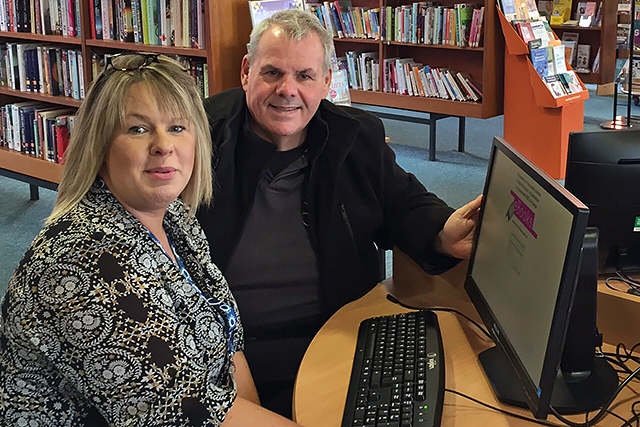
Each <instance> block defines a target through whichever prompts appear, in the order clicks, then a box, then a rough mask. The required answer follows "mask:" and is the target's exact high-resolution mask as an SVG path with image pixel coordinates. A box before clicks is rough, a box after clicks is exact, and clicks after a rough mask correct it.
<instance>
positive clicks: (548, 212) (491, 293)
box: [465, 138, 618, 419]
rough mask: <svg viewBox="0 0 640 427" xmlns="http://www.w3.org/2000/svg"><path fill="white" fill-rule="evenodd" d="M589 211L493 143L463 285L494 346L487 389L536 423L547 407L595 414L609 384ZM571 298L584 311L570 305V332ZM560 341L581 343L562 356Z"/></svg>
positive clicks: (486, 355) (488, 354)
mask: <svg viewBox="0 0 640 427" xmlns="http://www.w3.org/2000/svg"><path fill="white" fill-rule="evenodd" d="M588 215H589V210H588V208H587V207H586V206H585V205H584V204H583V203H582V202H580V200H578V199H577V198H576V197H574V196H573V195H572V194H571V193H569V192H568V191H567V190H566V189H564V188H562V187H561V186H560V185H559V184H558V183H557V182H556V181H554V180H553V179H552V178H551V177H549V176H548V175H547V174H546V173H544V172H543V171H542V170H541V169H540V168H538V167H537V166H535V165H533V164H532V163H531V162H530V161H529V160H528V159H526V158H525V157H524V156H522V155H521V154H520V153H518V152H517V151H516V150H515V149H513V148H512V147H511V146H509V145H508V144H507V143H506V142H504V141H503V140H501V139H499V138H495V139H494V143H493V147H492V150H491V157H490V160H489V169H488V171H487V179H486V182H485V188H484V192H483V201H482V207H481V210H480V218H479V224H478V227H477V230H476V242H475V246H474V250H473V252H472V255H471V259H470V262H469V269H468V272H467V279H466V281H465V289H466V291H467V293H468V294H469V297H470V298H471V300H472V302H473V303H474V305H475V307H476V309H477V310H478V312H479V314H480V316H481V317H482V319H483V321H484V323H485V324H486V325H487V327H488V329H489V331H490V333H491V335H492V337H493V339H494V341H495V343H496V347H493V348H491V349H489V350H487V351H485V352H483V353H481V354H480V356H479V359H480V362H481V364H482V366H483V368H484V370H485V373H486V374H487V376H488V378H489V381H490V382H491V385H492V387H493V389H494V392H495V393H496V395H497V397H498V398H499V399H500V400H501V401H503V402H505V403H508V404H513V405H517V406H524V407H528V408H529V409H530V410H531V412H532V413H533V415H534V416H535V417H537V418H540V419H544V418H546V416H547V415H548V413H549V411H550V406H553V407H554V409H556V410H557V411H558V412H560V413H565V414H567V413H579V412H585V411H588V410H591V409H594V408H596V407H598V406H599V405H601V404H602V403H604V402H605V401H606V399H607V398H608V397H610V396H611V395H612V393H613V390H615V388H616V386H617V381H618V378H617V375H616V373H615V371H614V370H613V368H611V366H610V365H609V364H608V363H606V362H605V361H604V360H596V359H595V346H596V345H597V339H598V337H597V332H596V331H595V326H594V325H595V286H596V277H595V276H596V275H595V259H594V258H595V256H594V247H595V245H596V243H594V239H596V241H597V237H596V236H597V234H594V233H593V230H590V233H587V227H586V225H587V217H588ZM585 234H586V235H587V239H586V241H585ZM583 242H586V243H585V244H584V256H583ZM581 258H585V264H584V270H583V271H582V272H581V270H580V261H581ZM589 259H591V260H590V261H589ZM581 274H582V275H583V276H584V277H582V278H580V280H579V277H580V275H581ZM578 287H580V288H581V289H582V291H581V292H577V291H576V289H577V288H578ZM574 297H577V298H578V300H579V301H580V304H588V305H586V306H582V307H580V308H582V309H583V312H580V310H578V309H577V308H578V307H577V306H576V310H575V312H576V313H578V314H577V315H576V316H577V317H576V319H577V320H576V321H573V322H572V323H573V326H572V328H569V324H570V319H572V320H573V318H572V317H571V316H570V314H571V307H572V303H573V302H574ZM590 301H592V302H593V304H591V303H590ZM581 325H582V327H584V329H581ZM568 329H569V331H570V332H571V337H569V338H567V330H568ZM583 333H584V335H583ZM585 336H586V337H588V338H586V339H587V342H586V343H585V342H583V341H582V340H583V339H585V338H584V337H585ZM565 338H567V340H568V341H567V342H568V343H569V345H572V346H573V345H576V346H577V345H578V343H580V344H581V346H579V347H575V348H574V347H572V348H571V350H575V352H574V353H573V354H572V353H571V352H570V351H567V352H566V356H567V357H566V359H565V358H563V354H564V353H565V351H564V350H565ZM582 344H583V345H582ZM585 349H586V350H585ZM585 351H586V352H587V353H588V354H587V355H586V356H585V355H584V352H585ZM561 362H563V365H564V366H563V369H558V367H559V366H560V364H561ZM565 369H566V370H565Z"/></svg>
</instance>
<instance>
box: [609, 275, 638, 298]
mask: <svg viewBox="0 0 640 427" xmlns="http://www.w3.org/2000/svg"><path fill="white" fill-rule="evenodd" d="M612 282H621V283H624V284H625V285H627V286H629V289H627V291H626V292H627V293H628V294H632V295H638V296H640V281H637V280H636V279H634V278H632V277H631V276H629V275H628V274H627V273H625V272H624V271H616V275H615V276H611V277H607V278H606V279H605V281H604V283H605V285H606V286H607V288H609V289H612V290H614V291H618V292H624V291H622V290H620V289H617V288H616V287H615V286H612Z"/></svg>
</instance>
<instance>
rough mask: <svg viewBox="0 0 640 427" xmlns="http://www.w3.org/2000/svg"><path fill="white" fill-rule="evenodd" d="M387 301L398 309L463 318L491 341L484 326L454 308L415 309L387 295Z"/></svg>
mask: <svg viewBox="0 0 640 427" xmlns="http://www.w3.org/2000/svg"><path fill="white" fill-rule="evenodd" d="M387 299H388V300H389V301H391V302H392V303H394V304H397V305H399V306H400V307H404V308H407V309H409V310H417V311H424V310H429V311H443V312H448V313H455V314H457V315H458V316H460V317H464V318H465V319H466V320H467V321H468V322H469V323H471V324H473V325H474V326H475V327H476V328H478V330H480V332H482V333H483V334H484V335H486V336H487V338H489V339H490V340H493V338H492V337H491V335H490V334H489V332H488V331H487V330H486V329H485V328H484V326H482V325H481V324H480V323H478V322H476V321H475V320H473V319H472V318H470V317H469V316H467V315H466V314H464V313H462V312H461V311H458V310H456V309H455V308H449V307H433V308H424V307H415V306H412V305H409V304H405V303H403V302H402V301H400V300H399V299H398V298H396V297H394V296H393V295H391V294H387Z"/></svg>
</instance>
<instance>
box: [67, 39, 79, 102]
mask: <svg viewBox="0 0 640 427" xmlns="http://www.w3.org/2000/svg"><path fill="white" fill-rule="evenodd" d="M77 54H78V52H77V51H75V50H69V51H67V61H68V64H69V80H70V82H71V97H72V98H73V99H77V100H80V81H79V80H80V76H78V59H77Z"/></svg>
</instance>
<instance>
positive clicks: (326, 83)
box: [324, 68, 333, 98]
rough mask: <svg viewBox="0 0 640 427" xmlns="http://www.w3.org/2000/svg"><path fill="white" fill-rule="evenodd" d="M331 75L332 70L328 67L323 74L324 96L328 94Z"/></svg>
mask: <svg viewBox="0 0 640 427" xmlns="http://www.w3.org/2000/svg"><path fill="white" fill-rule="evenodd" d="M331 76H333V70H332V69H331V68H329V71H327V75H326V76H324V96H325V98H326V97H327V95H328V94H329V89H330V88H331Z"/></svg>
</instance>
